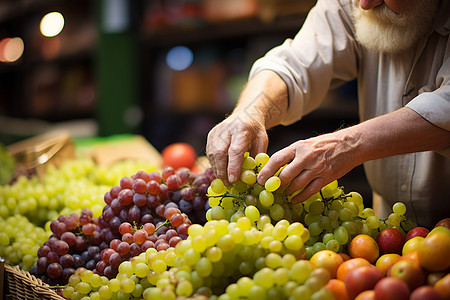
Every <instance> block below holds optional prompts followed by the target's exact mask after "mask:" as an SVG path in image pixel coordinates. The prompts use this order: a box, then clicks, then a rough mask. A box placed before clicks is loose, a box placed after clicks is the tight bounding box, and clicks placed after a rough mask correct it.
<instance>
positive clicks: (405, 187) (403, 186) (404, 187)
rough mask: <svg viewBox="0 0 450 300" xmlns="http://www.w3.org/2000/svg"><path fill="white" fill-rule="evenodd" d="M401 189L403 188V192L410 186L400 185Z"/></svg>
mask: <svg viewBox="0 0 450 300" xmlns="http://www.w3.org/2000/svg"><path fill="white" fill-rule="evenodd" d="M400 190H401V191H402V192H406V191H407V190H408V187H407V186H406V184H402V185H401V186H400Z"/></svg>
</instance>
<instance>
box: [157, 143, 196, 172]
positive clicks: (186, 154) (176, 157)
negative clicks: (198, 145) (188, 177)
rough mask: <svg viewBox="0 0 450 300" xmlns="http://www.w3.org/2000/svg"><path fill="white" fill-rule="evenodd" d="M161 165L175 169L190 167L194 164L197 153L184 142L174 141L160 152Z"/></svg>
mask: <svg viewBox="0 0 450 300" xmlns="http://www.w3.org/2000/svg"><path fill="white" fill-rule="evenodd" d="M161 155H162V158H163V166H171V167H173V168H174V169H175V170H176V169H179V168H183V167H184V168H189V169H192V168H193V167H194V166H195V161H196V159H197V153H196V152H195V150H194V148H193V147H192V146H191V145H189V144H186V143H174V144H171V145H169V146H167V147H166V148H164V149H163V151H162V152H161Z"/></svg>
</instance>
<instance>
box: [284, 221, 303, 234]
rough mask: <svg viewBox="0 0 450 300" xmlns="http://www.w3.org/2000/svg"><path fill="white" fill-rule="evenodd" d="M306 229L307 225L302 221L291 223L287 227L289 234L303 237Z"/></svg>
mask: <svg viewBox="0 0 450 300" xmlns="http://www.w3.org/2000/svg"><path fill="white" fill-rule="evenodd" d="M304 230H305V227H304V226H303V224H302V223H300V222H294V223H291V224H289V226H288V228H287V235H294V234H295V235H298V236H300V237H301V235H302V234H303V231H304Z"/></svg>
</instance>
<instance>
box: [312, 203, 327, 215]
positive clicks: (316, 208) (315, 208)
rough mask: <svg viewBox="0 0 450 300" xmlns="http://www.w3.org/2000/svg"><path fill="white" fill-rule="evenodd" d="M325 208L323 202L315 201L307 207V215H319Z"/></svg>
mask: <svg viewBox="0 0 450 300" xmlns="http://www.w3.org/2000/svg"><path fill="white" fill-rule="evenodd" d="M324 208H325V206H324V204H323V201H321V200H316V201H313V202H311V204H310V205H309V213H310V214H312V215H321V214H322V213H323V210H324Z"/></svg>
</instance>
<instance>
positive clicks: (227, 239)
mask: <svg viewBox="0 0 450 300" xmlns="http://www.w3.org/2000/svg"><path fill="white" fill-rule="evenodd" d="M234 245H235V242H234V239H233V236H232V235H230V234H225V235H223V236H221V237H220V238H219V239H218V241H217V247H219V249H220V250H222V252H228V251H231V250H232V249H233V248H234Z"/></svg>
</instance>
